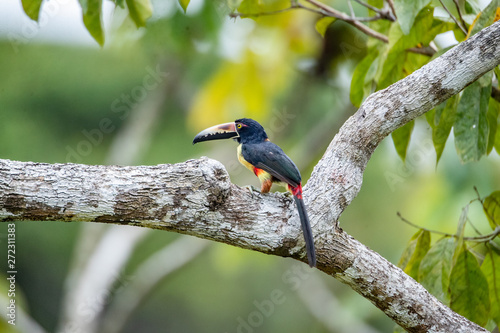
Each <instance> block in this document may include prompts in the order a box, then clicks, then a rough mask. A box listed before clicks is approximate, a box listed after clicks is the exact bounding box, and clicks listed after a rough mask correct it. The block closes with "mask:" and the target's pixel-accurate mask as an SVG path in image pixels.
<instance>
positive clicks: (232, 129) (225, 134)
mask: <svg viewBox="0 0 500 333" xmlns="http://www.w3.org/2000/svg"><path fill="white" fill-rule="evenodd" d="M238 136H239V134H238V132H237V131H236V124H235V123H225V124H220V125H216V126H212V127H210V128H207V129H205V130H203V131H201V132H200V133H198V134H197V135H196V136H195V137H194V139H193V145H194V144H195V143H198V142H202V141H209V140H220V139H230V138H235V137H238Z"/></svg>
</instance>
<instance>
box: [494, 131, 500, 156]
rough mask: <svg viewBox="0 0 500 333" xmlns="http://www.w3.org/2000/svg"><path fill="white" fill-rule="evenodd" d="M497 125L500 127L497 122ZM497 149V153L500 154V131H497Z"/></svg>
mask: <svg viewBox="0 0 500 333" xmlns="http://www.w3.org/2000/svg"><path fill="white" fill-rule="evenodd" d="M497 127H498V124H497ZM494 146H495V150H496V151H497V154H499V155H500V131H497V133H496V135H495V144H494Z"/></svg>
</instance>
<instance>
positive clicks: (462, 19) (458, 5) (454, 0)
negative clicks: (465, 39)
mask: <svg viewBox="0 0 500 333" xmlns="http://www.w3.org/2000/svg"><path fill="white" fill-rule="evenodd" d="M453 2H454V3H455V7H456V8H457V12H458V17H459V18H460V21H461V22H462V25H463V27H464V29H465V31H467V23H465V20H464V17H463V16H462V11H461V10H460V4H459V3H458V0H453ZM465 35H467V32H466V33H465Z"/></svg>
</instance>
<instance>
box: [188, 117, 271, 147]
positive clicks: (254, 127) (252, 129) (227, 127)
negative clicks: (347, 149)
mask: <svg viewBox="0 0 500 333" xmlns="http://www.w3.org/2000/svg"><path fill="white" fill-rule="evenodd" d="M230 138H233V139H235V140H236V141H238V142H240V143H258V142H262V141H266V140H267V134H266V132H265V131H264V127H262V125H261V124H259V123H258V122H256V121H255V120H253V119H250V118H241V119H237V120H235V121H234V122H233V123H225V124H221V125H216V126H212V127H210V128H207V129H205V130H203V131H201V132H200V133H198V134H197V135H196V136H195V137H194V140H193V144H195V143H198V142H202V141H209V140H220V139H230Z"/></svg>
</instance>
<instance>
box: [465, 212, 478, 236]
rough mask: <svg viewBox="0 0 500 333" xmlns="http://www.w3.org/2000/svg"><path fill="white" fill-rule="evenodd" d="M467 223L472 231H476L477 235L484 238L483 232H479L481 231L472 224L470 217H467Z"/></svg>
mask: <svg viewBox="0 0 500 333" xmlns="http://www.w3.org/2000/svg"><path fill="white" fill-rule="evenodd" d="M467 222H469V225H470V226H471V227H472V229H474V231H475V232H476V234H478V235H479V236H482V234H481V231H479V229H478V228H476V226H475V225H474V224H473V223H472V221H471V219H470V218H468V217H467Z"/></svg>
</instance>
